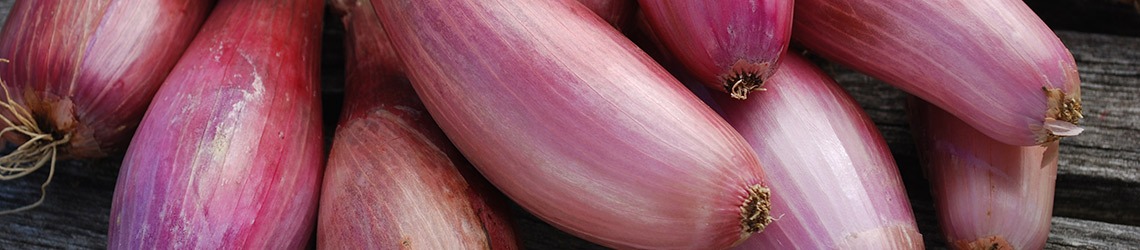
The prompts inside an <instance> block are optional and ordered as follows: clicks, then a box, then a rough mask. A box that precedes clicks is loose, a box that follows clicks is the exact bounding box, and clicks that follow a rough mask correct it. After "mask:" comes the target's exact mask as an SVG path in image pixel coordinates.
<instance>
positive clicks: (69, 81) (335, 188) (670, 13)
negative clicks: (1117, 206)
mask: <svg viewBox="0 0 1140 250" xmlns="http://www.w3.org/2000/svg"><path fill="white" fill-rule="evenodd" d="M327 5H328V6H329V8H331V9H332V11H331V13H334V14H335V15H336V16H337V17H339V18H340V19H341V21H342V22H343V24H344V27H345V29H346V37H347V39H346V43H345V48H346V49H347V55H348V56H347V62H346V65H347V68H346V70H345V72H346V82H345V83H344V84H345V92H346V97H345V100H344V105H343V110H341V111H340V120H339V123H338V124H337V126H336V129H335V134H334V135H333V136H332V140H331V142H332V143H331V148H329V149H328V151H327V152H326V151H325V150H326V147H325V146H326V145H325V141H326V140H325V139H324V137H325V136H327V135H322V131H323V129H322V123H321V113H322V108H321V107H320V93H319V91H320V82H319V75H320V74H319V70H318V69H319V67H318V66H319V64H320V60H321V59H320V47H321V42H322V41H321V37H322V36H321V32H322V27H323V23H322V21H323V20H324V14H325V10H324V8H325V6H326V3H324V2H323V1H320V0H278V1H267V0H216V1H206V0H151V1H143V0H91V1H19V2H17V3H16V5H15V6H14V7H13V9H12V13H11V15H10V16H9V18H8V21H7V22H6V24H5V26H4V29H3V31H2V33H0V59H3V60H4V62H3V63H0V79H2V80H3V84H0V87H2V89H3V96H0V114H3V115H2V116H0V118H2V119H0V120H2V121H3V123H2V124H0V126H3V127H4V129H3V130H2V133H3V138H4V139H5V140H6V141H8V142H9V143H10V144H11V145H15V146H14V147H11V148H12V149H10V150H9V151H7V152H6V153H5V154H4V155H3V156H0V179H14V178H19V177H21V176H24V175H27V174H29V173H32V172H34V171H36V170H38V169H42V168H44V167H48V168H49V169H50V170H49V171H54V167H55V164H56V162H57V161H59V160H64V159H77V160H84V159H98V158H103V157H108V156H115V155H124V154H125V156H123V157H124V158H123V163H122V168H121V170H120V175H119V179H118V183H117V187H116V190H115V196H114V203H113V208H112V211H111V215H110V220H111V221H110V232H109V233H110V237H109V240H110V242H109V244H108V246H109V247H110V248H113V249H136V248H144V249H154V248H159V249H168V248H173V249H189V248H193V249H198V248H204V249H218V248H238V249H298V248H304V247H306V246H308V245H309V244H312V243H311V239H310V237H312V236H313V235H315V236H316V239H315V243H316V245H317V247H319V248H334V249H388V248H418V249H487V248H492V249H517V248H519V241H518V240H517V239H516V237H515V232H514V231H513V230H512V226H511V220H510V219H511V218H510V214H509V210H508V209H507V208H508V204H509V203H508V200H507V199H509V200H510V201H513V202H514V203H515V204H518V205H519V206H520V207H522V208H523V209H525V210H527V211H528V212H530V213H532V214H534V215H535V216H537V217H538V218H541V219H542V220H544V221H546V222H548V223H550V224H551V225H553V226H555V227H557V228H559V229H561V230H564V231H566V232H568V233H570V234H573V235H575V236H578V237H581V238H583V239H586V240H589V241H591V242H594V243H597V244H601V245H603V246H607V247H613V248H622V249H630V248H638V249H660V248H670V249H726V248H731V247H737V248H741V249H787V248H802V249H831V248H841V249H915V248H923V247H924V242H923V237H922V235H921V234H919V231H918V229H917V226H916V224H915V219H914V215H913V214H912V212H911V207H910V204H909V201H908V199H907V195H906V190H905V189H904V187H903V184H902V180H901V178H900V176H899V170H898V168H897V166H896V165H895V161H894V159H893V158H892V156H891V152H890V150H889V149H888V148H887V146H886V143H885V142H884V140H883V138H882V136H881V135H880V134H879V132H878V130H877V129H876V128H875V126H874V124H873V123H872V122H871V121H870V119H869V117H868V116H867V115H866V114H865V113H864V112H863V110H862V109H861V108H860V107H859V105H858V103H856V102H855V101H854V100H853V99H852V98H851V97H850V96H849V95H848V94H847V93H845V92H844V90H843V89H842V88H840V86H838V84H837V83H836V82H835V81H834V80H832V79H831V78H830V77H829V76H828V75H827V74H826V73H824V72H823V71H821V70H820V69H819V68H817V67H816V66H815V65H813V64H812V62H811V61H809V60H807V59H806V58H805V57H804V56H803V55H804V54H809V53H810V54H813V55H817V56H819V57H822V58H824V59H826V60H830V61H833V62H835V63H838V64H841V65H844V66H847V67H849V68H852V69H855V70H857V71H860V72H863V73H865V74H867V75H870V76H872V77H875V78H877V79H880V80H882V81H885V82H887V83H889V84H891V85H893V86H895V87H898V88H899V89H902V90H904V91H906V92H908V93H910V94H912V95H913V96H914V97H913V98H912V100H911V101H910V102H909V106H908V115H909V116H910V118H911V127H912V128H913V130H914V135H915V139H916V140H917V145H918V147H919V151H920V153H921V156H922V157H923V162H922V163H923V168H924V171H923V172H924V173H926V175H927V178H928V179H929V180H930V182H931V184H932V190H933V195H934V197H935V198H936V204H935V205H936V208H937V210H938V214H939V220H940V224H941V225H942V231H943V232H944V233H945V237H946V238H947V239H948V241H949V242H950V243H951V244H952V246H953V247H955V248H962V249H982V248H985V249H1007V248H1013V249H1033V248H1041V247H1042V246H1043V245H1044V243H1045V239H1046V236H1047V234H1048V230H1049V224H1050V223H1049V220H1050V217H1051V209H1052V200H1053V186H1054V181H1055V179H1056V171H1057V159H1058V155H1057V152H1058V150H1057V148H1058V143H1057V141H1058V140H1059V139H1060V138H1062V137H1066V136H1074V135H1077V134H1079V133H1080V132H1081V128H1080V127H1078V126H1077V123H1078V120H1079V119H1080V118H1081V99H1080V79H1079V77H1078V75H1077V68H1076V65H1075V63H1074V62H1073V58H1072V56H1071V55H1070V54H1069V52H1068V50H1067V49H1066V48H1065V47H1064V45H1062V44H1061V42H1060V41H1059V39H1058V38H1057V36H1056V35H1054V34H1053V32H1052V31H1051V30H1050V29H1049V28H1048V27H1046V26H1045V24H1044V23H1042V21H1041V20H1040V19H1039V18H1038V17H1037V16H1036V15H1034V13H1033V12H1032V11H1030V10H1029V8H1028V7H1026V6H1025V4H1024V3H1022V2H1021V1H1020V0H945V1H913V0H881V1H860V0H796V1H793V0H748V1H745V0H721V1H695V0H678V1H672V0H670V1H662V0H641V1H634V0H579V1H575V0H371V1H369V0H330V2H329V3H328V4H327ZM789 43H791V44H797V46H794V47H796V48H802V49H804V50H805V51H799V50H794V49H793V50H789ZM701 86H706V87H708V88H705V87H701ZM710 90H711V91H710ZM326 111H327V110H326ZM333 112H335V111H333ZM49 181H50V178H49ZM46 185H47V183H44V186H46ZM40 202H42V198H41V200H40ZM40 202H37V203H35V204H31V205H29V206H27V207H23V208H17V209H14V210H9V211H6V212H15V211H19V210H25V209H29V208H31V207H34V206H36V205H38V204H39V203H40ZM314 230H315V233H314Z"/></svg>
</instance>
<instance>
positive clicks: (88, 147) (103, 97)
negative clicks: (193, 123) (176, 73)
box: [0, 0, 214, 158]
mask: <svg viewBox="0 0 1140 250" xmlns="http://www.w3.org/2000/svg"><path fill="white" fill-rule="evenodd" d="M213 2H214V1H212V0H159V1H155V0H146V1H143V0H118V1H114V0H84V1H72V0H36V1H17V2H16V3H15V4H14V5H13V6H12V10H11V14H9V16H8V20H7V21H6V22H5V24H4V30H3V32H2V34H0V58H4V59H8V60H9V61H10V62H8V63H0V79H3V80H4V82H5V83H6V84H7V85H8V90H9V91H11V93H12V95H11V97H12V98H13V99H15V100H16V102H17V103H20V104H22V105H25V106H27V107H28V108H29V109H30V110H32V112H33V115H34V116H35V117H36V118H38V119H43V120H44V121H46V122H47V123H46V124H40V125H41V126H43V127H41V129H44V130H47V131H54V132H55V133H57V134H62V133H71V134H72V137H71V140H70V141H69V143H67V144H65V146H64V147H63V148H61V149H62V150H63V153H62V154H61V155H59V156H60V157H67V158H99V157H104V156H107V155H108V154H112V153H116V152H118V153H121V152H122V151H123V150H124V149H126V146H127V142H129V141H130V137H131V135H132V133H134V131H135V127H136V126H138V123H139V120H141V119H142V116H143V113H144V112H145V111H146V107H147V105H148V104H149V103H150V100H151V97H153V96H154V93H155V92H156V91H158V88H159V86H161V84H162V81H163V80H164V79H166V76H167V73H169V72H170V70H171V69H172V68H173V67H174V64H175V63H176V62H177V61H178V58H179V57H181V56H182V52H183V51H184V50H185V48H186V46H188V45H189V44H190V41H191V39H193V38H194V35H195V34H197V33H198V28H199V27H200V26H201V25H202V22H203V21H205V19H206V15H207V14H208V12H209V10H210V8H211V6H212V5H213ZM5 114H6V115H9V114H7V112H5ZM6 139H8V140H14V141H15V142H20V141H23V140H25V139H27V138H15V137H10V138H6Z"/></svg>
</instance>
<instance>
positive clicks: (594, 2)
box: [578, 0, 637, 30]
mask: <svg viewBox="0 0 1140 250" xmlns="http://www.w3.org/2000/svg"><path fill="white" fill-rule="evenodd" d="M578 2H579V3H582V5H586V7H587V8H590V10H592V11H594V14H598V16H599V17H601V18H602V19H605V20H606V22H609V23H610V25H613V26H614V28H617V29H618V30H623V29H625V28H626V27H628V26H629V25H630V22H631V21H633V15H634V13H635V12H636V10H637V1H635V0H578Z"/></svg>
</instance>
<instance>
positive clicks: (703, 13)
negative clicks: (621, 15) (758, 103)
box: [639, 0, 793, 99]
mask: <svg viewBox="0 0 1140 250" xmlns="http://www.w3.org/2000/svg"><path fill="white" fill-rule="evenodd" d="M639 2H640V4H641V11H642V13H644V14H645V18H646V19H647V21H649V24H650V26H652V28H653V29H654V30H655V31H654V33H655V34H656V35H657V38H658V39H659V40H658V41H659V42H660V43H663V44H664V45H665V47H666V48H667V49H668V51H669V54H672V55H673V56H675V57H676V58H677V60H678V61H680V62H681V64H682V65H684V66H685V67H686V68H687V69H688V70H689V72H692V74H693V75H694V76H695V77H697V79H699V80H700V81H701V83H703V84H704V85H705V86H708V87H710V88H713V89H716V90H720V91H724V92H726V93H729V94H730V95H731V96H732V97H733V98H736V99H745V98H747V97H748V93H749V92H752V91H756V90H760V89H762V88H763V84H764V81H765V80H766V79H768V77H770V76H771V75H772V74H773V73H774V72H776V68H777V67H778V65H779V63H780V56H781V55H783V54H784V51H786V50H787V49H788V42H789V40H790V37H791V34H792V33H791V32H792V12H793V11H792V6H793V4H792V0H718V1H700V0H667V1H663V0H641V1H639Z"/></svg>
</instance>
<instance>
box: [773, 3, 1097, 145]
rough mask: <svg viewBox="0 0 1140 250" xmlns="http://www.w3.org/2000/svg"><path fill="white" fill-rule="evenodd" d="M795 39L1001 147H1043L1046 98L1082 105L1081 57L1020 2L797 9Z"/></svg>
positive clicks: (831, 5)
mask: <svg viewBox="0 0 1140 250" xmlns="http://www.w3.org/2000/svg"><path fill="white" fill-rule="evenodd" d="M795 9H796V13H795V16H796V18H795V27H796V29H795V32H794V33H793V37H794V38H795V39H796V40H797V41H799V42H800V43H802V44H803V45H804V47H806V48H807V49H808V50H809V51H811V52H812V53H817V54H820V55H822V56H823V57H826V58H827V59H830V60H832V61H835V62H838V63H841V64H843V65H846V66H848V67H851V68H853V69H855V70H858V71H860V72H863V73H866V74H868V75H870V76H872V77H875V78H878V79H881V80H883V81H885V82H887V83H889V84H891V85H894V86H896V87H898V88H900V89H902V90H904V91H906V92H908V93H911V94H913V95H916V96H918V97H921V98H922V99H924V100H927V101H930V102H931V103H934V104H935V105H937V106H939V107H941V108H943V109H945V110H947V111H950V113H952V114H954V115H955V116H958V117H961V118H963V119H964V120H965V121H966V122H967V123H969V124H970V125H971V126H973V127H975V128H977V129H978V130H980V131H982V132H983V133H985V134H986V135H989V136H990V137H993V138H995V139H997V140H999V141H1002V142H1005V143H1008V144H1014V145H1022V146H1030V145H1037V144H1040V142H1038V141H1037V136H1038V134H1035V133H1034V128H1040V127H1041V126H1042V124H1044V122H1045V117H1046V110H1047V109H1048V108H1049V103H1048V102H1047V101H1048V98H1046V95H1045V91H1043V90H1042V87H1049V88H1059V89H1061V90H1062V91H1063V92H1065V93H1066V94H1067V95H1068V96H1070V97H1075V98H1076V99H1077V100H1080V79H1079V76H1078V75H1077V67H1076V64H1075V63H1074V61H1073V56H1072V55H1071V54H1069V51H1068V50H1067V49H1066V48H1065V46H1064V45H1063V44H1061V41H1060V39H1058V38H1057V36H1056V35H1055V34H1054V33H1053V31H1051V30H1049V27H1046V26H1045V24H1044V23H1043V22H1042V21H1041V19H1040V18H1038V17H1037V16H1036V15H1035V14H1034V13H1033V11H1032V10H1030V9H1029V7H1027V6H1025V3H1023V2H1022V1H1020V0H945V1H911V0H884V1H861V0H798V1H796V8H795Z"/></svg>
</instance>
